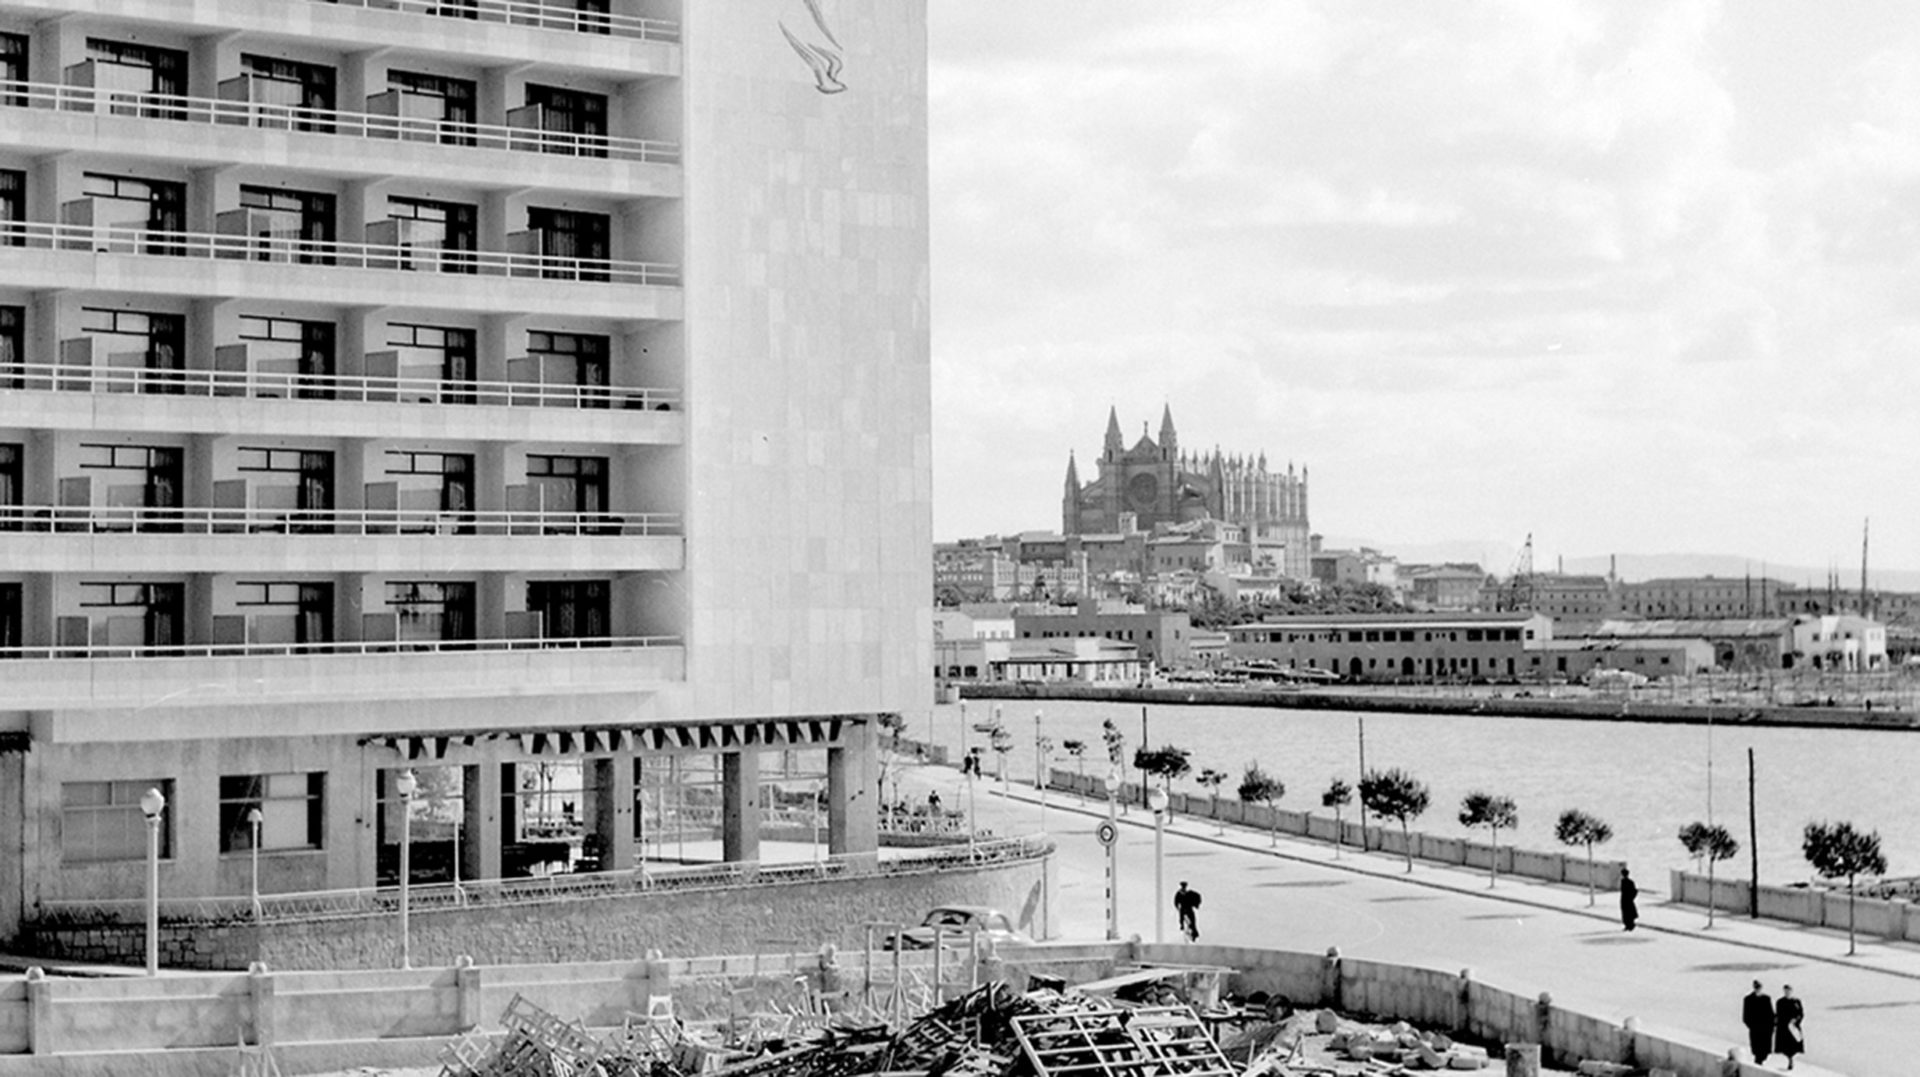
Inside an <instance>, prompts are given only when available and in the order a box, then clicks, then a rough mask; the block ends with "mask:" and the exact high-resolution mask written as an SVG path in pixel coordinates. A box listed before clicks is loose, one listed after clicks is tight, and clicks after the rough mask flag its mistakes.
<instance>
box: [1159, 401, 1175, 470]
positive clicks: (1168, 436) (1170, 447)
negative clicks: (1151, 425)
mask: <svg viewBox="0 0 1920 1077" xmlns="http://www.w3.org/2000/svg"><path fill="white" fill-rule="evenodd" d="M1179 448H1180V435H1178V434H1176V433H1174V432H1173V405H1171V404H1162V405H1161V406H1160V451H1161V452H1164V453H1166V454H1167V456H1168V458H1171V457H1172V456H1173V454H1174V452H1175V451H1176V450H1178V449H1179Z"/></svg>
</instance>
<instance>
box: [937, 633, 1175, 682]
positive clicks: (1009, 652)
mask: <svg viewBox="0 0 1920 1077" xmlns="http://www.w3.org/2000/svg"><path fill="white" fill-rule="evenodd" d="M935 655H936V662H937V663H938V668H937V671H936V672H937V674H938V676H939V677H940V678H942V679H943V680H966V681H1024V682H1060V681H1083V682H1086V683H1090V684H1138V683H1140V680H1141V678H1142V677H1143V676H1144V675H1145V673H1146V663H1145V662H1143V661H1142V660H1141V658H1140V649H1139V648H1138V647H1135V646H1134V645H1133V644H1131V643H1122V642H1119V641H1117V640H1110V639H1101V638H1098V637H1079V638H1055V639H971V640H947V641H944V642H942V643H940V644H938V645H937V646H936V647H935Z"/></svg>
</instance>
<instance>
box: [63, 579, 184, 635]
mask: <svg viewBox="0 0 1920 1077" xmlns="http://www.w3.org/2000/svg"><path fill="white" fill-rule="evenodd" d="M186 606H187V588H186V585H185V584H181V583H85V582H83V583H81V585H80V608H81V609H106V610H133V609H137V610H139V611H140V613H139V617H140V644H139V645H140V646H143V647H177V646H179V645H180V644H182V643H184V642H186V634H185V632H184V626H185V620H184V618H185V613H186ZM107 616H108V620H109V622H111V621H112V620H113V616H112V615H111V614H109V615H107ZM113 634H114V632H113V626H112V624H111V623H109V625H108V636H109V637H112V636H113ZM109 642H110V643H116V644H117V642H118V641H115V640H112V639H111V638H110V639H109Z"/></svg>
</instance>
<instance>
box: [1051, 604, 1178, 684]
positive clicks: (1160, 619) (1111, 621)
mask: <svg viewBox="0 0 1920 1077" xmlns="http://www.w3.org/2000/svg"><path fill="white" fill-rule="evenodd" d="M1013 623H1014V633H1015V635H1016V637H1017V638H1019V639H1022V640H1054V639H1105V640H1111V641H1114V642H1117V643H1128V644H1132V645H1133V646H1134V647H1136V648H1138V649H1139V652H1140V657H1141V658H1142V659H1143V660H1145V661H1146V662H1149V663H1151V664H1152V665H1153V666H1156V667H1158V668H1161V669H1166V668H1170V667H1177V666H1183V665H1186V664H1187V662H1188V659H1189V658H1190V657H1191V651H1190V649H1189V646H1190V637H1191V635H1192V632H1193V624H1192V622H1191V621H1190V620H1189V619H1188V617H1187V614H1186V613H1185V612H1184V611H1180V610H1147V609H1142V608H1140V607H1137V606H1125V605H1111V604H1095V603H1092V602H1083V603H1081V604H1080V605H1079V606H1077V607H1071V608H1063V609H1059V610H1054V611H1046V612H1032V613H1016V614H1014V618H1013Z"/></svg>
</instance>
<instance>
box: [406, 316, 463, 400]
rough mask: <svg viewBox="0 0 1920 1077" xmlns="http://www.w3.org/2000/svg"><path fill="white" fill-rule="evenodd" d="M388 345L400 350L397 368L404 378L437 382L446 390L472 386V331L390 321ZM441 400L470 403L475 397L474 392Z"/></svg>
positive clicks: (442, 397) (448, 395)
mask: <svg viewBox="0 0 1920 1077" xmlns="http://www.w3.org/2000/svg"><path fill="white" fill-rule="evenodd" d="M387 345H388V346H389V347H391V348H395V349H397V350H398V353H399V354H398V356H397V367H398V370H399V376H400V377H401V378H402V379H407V378H415V379H421V380H428V381H434V382H438V383H439V384H440V385H441V386H443V387H445V386H454V387H469V388H470V387H471V386H472V385H473V381H474V377H475V360H474V354H475V346H474V332H473V330H471V329H460V328H455V327H452V326H443V325H413V324H409V323H406V322H390V323H388V325H387ZM441 399H442V400H445V401H446V402H448V403H451V404H471V403H473V400H474V397H473V394H472V393H471V392H464V393H446V394H443V395H442V396H441Z"/></svg>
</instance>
